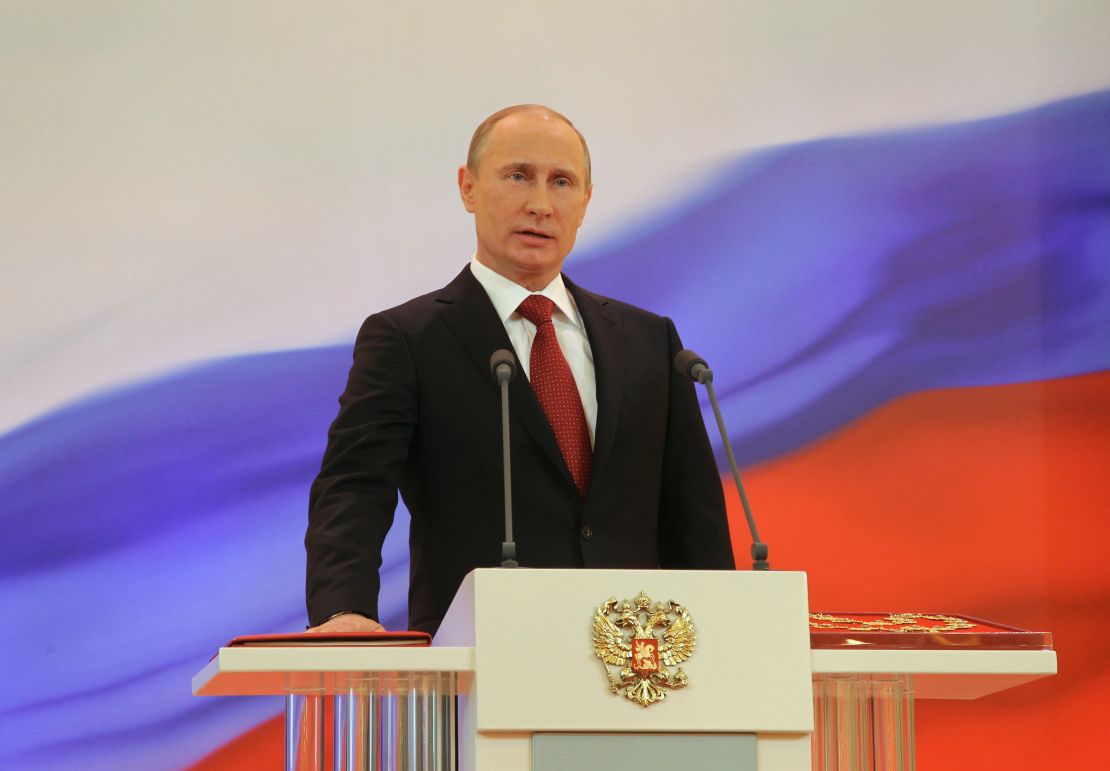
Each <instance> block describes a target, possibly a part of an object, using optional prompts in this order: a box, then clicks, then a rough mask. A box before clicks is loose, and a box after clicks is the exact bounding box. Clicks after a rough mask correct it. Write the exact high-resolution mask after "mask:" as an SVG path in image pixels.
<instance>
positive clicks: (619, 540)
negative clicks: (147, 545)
mask: <svg viewBox="0 0 1110 771" xmlns="http://www.w3.org/2000/svg"><path fill="white" fill-rule="evenodd" d="M566 283H567V288H568V290H569V291H570V292H571V294H572V295H573V297H574V300H575V302H576V303H577V305H578V309H579V312H580V313H581V315H582V320H583V323H584V325H585V327H586V333H587V336H588V337H589V341H590V347H591V349H592V351H593V358H594V368H595V372H596V377H597V401H598V414H597V429H596V432H595V440H594V462H593V470H592V480H591V484H590V489H589V492H588V494H587V496H586V498H585V499H584V500H583V499H582V497H581V496H580V495H579V494H578V491H577V489H576V488H575V486H574V481H573V479H572V478H571V475H570V472H569V470H568V469H567V467H566V464H565V463H564V462H563V459H562V456H561V455H560V453H559V448H558V445H557V444H556V442H555V435H554V433H553V431H552V430H551V427H550V425H549V424H548V422H547V418H546V416H545V415H544V413H543V410H542V409H541V407H540V405H539V402H538V401H537V400H536V398H535V395H534V394H533V392H532V389H531V387H530V386H529V384H528V381H527V379H525V378H524V377H523V376H518V377H516V378H514V379H513V381H512V383H511V384H510V389H509V390H510V410H511V415H512V419H511V429H510V430H511V436H512V470H513V511H514V537H515V540H516V544H517V559H518V561H519V562H520V564H521V566H522V567H590V568H657V567H663V568H721V569H732V568H734V563H733V556H732V547H731V544H730V541H729V533H728V525H727V521H726V518H725V508H724V499H723V495H722V490H721V481H720V477H719V476H718V473H717V468H716V464H715V463H714V460H713V456H712V452H711V449H710V445H709V441H708V438H707V435H706V431H705V427H704V425H703V423H702V419H701V415H700V413H699V411H698V406H697V399H696V396H695V393H694V389H693V385H692V384H691V383H690V382H689V381H688V380H687V379H685V378H683V377H681V376H679V375H678V373H676V372H675V370H674V367H673V366H672V364H671V361H672V359H673V357H674V355H675V353H677V352H678V351H679V350H680V349H681V343H680V342H679V339H678V334H677V333H676V332H675V329H674V325H673V324H672V323H671V322H670V320H669V319H666V318H663V317H660V316H656V315H654V314H651V313H648V312H646V311H643V310H640V309H638V308H634V307H632V306H630V305H627V304H625V303H621V302H617V301H615V300H610V299H606V298H604V297H600V296H598V295H595V294H592V293H590V292H587V291H585V290H584V289H581V288H579V287H577V286H575V285H574V284H572V283H571V282H570V281H567V282H566ZM498 348H506V349H509V350H512V345H511V344H510V342H509V338H508V335H507V334H506V332H505V328H504V325H503V324H502V322H501V320H500V319H499V318H498V317H497V313H496V311H495V310H494V308H493V305H492V303H491V302H490V300H489V298H488V296H487V295H486V293H485V290H484V289H483V288H482V286H481V284H479V283H478V281H477V279H475V278H474V276H473V275H472V273H471V272H470V268H469V267H467V268H465V269H464V270H463V271H462V273H460V274H459V276H458V277H457V278H455V280H454V281H452V282H451V283H450V284H449V285H448V286H446V287H444V288H443V289H441V290H440V291H438V292H432V293H431V294H428V295H425V296H423V297H418V298H416V299H415V300H412V301H410V302H407V303H405V304H404V305H400V306H398V307H396V308H393V309H391V310H388V311H384V312H382V313H378V314H375V315H373V316H371V317H370V318H368V319H367V320H366V321H365V323H364V324H363V326H362V329H361V331H360V332H359V335H358V339H357V341H356V343H355V350H354V363H353V366H352V367H351V371H350V376H349V379H348V382H347V388H346V390H345V392H344V393H343V395H342V396H341V397H340V400H339V403H340V409H339V414H338V416H337V417H336V419H335V422H334V423H333V424H332V426H331V430H330V432H329V435H328V447H327V450H326V452H325V454H324V460H323V464H322V467H321V470H320V474H319V476H318V477H317V478H316V481H315V482H314V483H313V485H312V491H311V495H310V503H309V526H308V531H307V534H306V536H305V546H306V549H307V551H308V570H307V599H308V613H309V620H310V622H311V623H312V624H313V625H315V624H319V623H321V622H322V621H323V620H325V619H326V618H327V617H328V616H330V615H332V614H334V613H337V612H339V611H344V610H353V611H357V612H359V613H362V614H364V615H366V616H369V617H371V618H378V607H377V597H378V588H379V579H378V568H379V566H380V563H381V547H382V542H383V540H384V538H385V534H386V531H387V530H388V529H389V527H390V525H391V524H392V521H393V511H394V508H395V507H396V503H397V491H398V489H400V492H401V495H402V496H403V498H404V501H405V504H406V505H407V507H408V509H409V512H410V514H411V517H412V519H411V526H410V531H409V545H410V551H411V564H410V586H409V624H410V627H411V628H413V629H423V630H426V631H432V632H434V631H435V629H436V628H437V627H438V625H439V622H440V620H441V619H442V618H443V615H444V613H446V611H447V607H448V605H449V604H450V602H451V599H452V597H453V596H454V593H455V591H456V590H457V589H458V587H459V584H460V583H461V582H462V579H463V577H464V576H465V575H466V574H467V573H468V572H469V571H470V570H472V569H474V568H476V567H491V566H496V565H498V564H500V561H501V542H502V541H503V540H504V507H503V505H502V500H503V490H502V464H501V427H500V391H499V388H498V386H497V384H496V382H495V380H494V379H493V376H492V375H491V373H490V370H489V359H490V354H492V353H493V351H495V350H497V349H498Z"/></svg>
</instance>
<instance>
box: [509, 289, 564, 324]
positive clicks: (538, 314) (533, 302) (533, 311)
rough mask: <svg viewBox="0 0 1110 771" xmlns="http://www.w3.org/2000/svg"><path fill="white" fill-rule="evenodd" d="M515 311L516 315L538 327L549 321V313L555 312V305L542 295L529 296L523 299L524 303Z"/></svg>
mask: <svg viewBox="0 0 1110 771" xmlns="http://www.w3.org/2000/svg"><path fill="white" fill-rule="evenodd" d="M516 310H517V313H519V314H520V315H521V316H523V317H524V318H526V319H528V320H529V321H531V322H532V323H533V324H535V325H536V326H537V327H538V326H540V325H541V324H546V323H547V322H549V321H551V313H552V311H554V310H555V303H553V302H551V300H549V299H547V298H546V297H544V296H543V295H542V294H530V295H528V296H527V297H526V298H524V302H522V303H521V304H520V307H518V308H517V309H516Z"/></svg>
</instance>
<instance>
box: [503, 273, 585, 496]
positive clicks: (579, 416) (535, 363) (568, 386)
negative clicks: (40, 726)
mask: <svg viewBox="0 0 1110 771" xmlns="http://www.w3.org/2000/svg"><path fill="white" fill-rule="evenodd" d="M554 308H555V303H553V302H551V300H549V299H547V298H546V297H544V296H543V295H538V294H534V295H529V296H528V298H527V299H525V300H524V302H522V303H521V304H520V307H519V308H517V311H518V312H519V313H520V315H521V316H523V317H524V318H526V319H528V320H529V321H531V322H532V323H533V324H535V325H536V339H535V340H533V341H532V357H531V359H530V361H529V376H528V379H529V381H530V382H531V383H532V390H533V391H534V392H535V394H536V398H537V399H538V400H539V402H540V406H541V407H543V411H544V412H545V413H546V414H547V421H548V422H549V423H550V424H551V428H552V430H554V431H555V441H557V442H558V443H559V450H560V452H562V453H563V460H565V461H566V464H567V468H569V469H570V473H571V476H573V477H574V484H575V485H576V486H577V487H578V492H579V493H580V494H581V495H582V497H583V498H585V497H586V491H587V490H588V489H589V488H590V466H591V465H592V464H593V458H594V451H593V448H592V447H591V446H590V429H589V426H587V425H586V413H585V412H584V411H583V410H582V399H581V397H579V395H578V386H577V385H575V383H574V375H572V374H571V371H570V366H569V365H568V364H567V360H566V358H564V356H563V351H562V349H561V348H559V341H558V340H557V339H556V338H555V326H554V325H553V324H552V323H551V311H552V310H553V309H554Z"/></svg>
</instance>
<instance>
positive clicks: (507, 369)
mask: <svg viewBox="0 0 1110 771" xmlns="http://www.w3.org/2000/svg"><path fill="white" fill-rule="evenodd" d="M489 369H490V372H492V373H493V376H494V378H496V379H497V381H498V382H500V381H501V379H502V378H504V379H505V381H506V382H508V381H509V380H512V379H513V375H515V374H516V356H513V352H512V351H507V350H505V349H504V348H498V349H497V350H496V351H494V352H493V355H492V356H490V357H489Z"/></svg>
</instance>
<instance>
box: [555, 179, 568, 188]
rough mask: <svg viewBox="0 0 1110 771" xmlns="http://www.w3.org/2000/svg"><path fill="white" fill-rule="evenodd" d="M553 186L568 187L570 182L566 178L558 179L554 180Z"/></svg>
mask: <svg viewBox="0 0 1110 771" xmlns="http://www.w3.org/2000/svg"><path fill="white" fill-rule="evenodd" d="M555 186H556V187H570V180H569V179H567V178H566V177H559V178H558V179H557V180H555Z"/></svg>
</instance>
